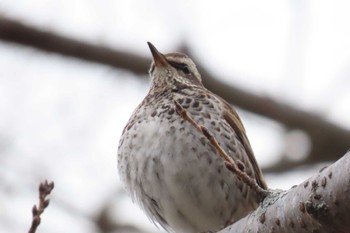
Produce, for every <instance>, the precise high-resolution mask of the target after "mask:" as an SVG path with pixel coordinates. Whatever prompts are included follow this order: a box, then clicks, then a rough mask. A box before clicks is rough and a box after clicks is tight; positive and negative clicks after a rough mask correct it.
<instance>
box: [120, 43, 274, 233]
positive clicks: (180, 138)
mask: <svg viewBox="0 0 350 233" xmlns="http://www.w3.org/2000/svg"><path fill="white" fill-rule="evenodd" d="M148 45H149V48H150V50H151V53H152V56H153V62H152V64H151V68H150V70H149V74H150V77H151V88H150V90H149V92H148V94H147V96H146V97H145V98H144V99H143V101H142V102H141V104H140V105H139V106H138V107H137V108H136V110H135V111H134V112H133V114H132V115H131V117H130V119H129V121H128V123H127V124H126V126H125V128H124V130H123V133H122V136H121V139H120V142H119V147H118V169H119V175H120V177H121V179H122V181H123V183H124V185H125V187H126V190H127V191H128V193H129V194H130V195H131V197H132V199H133V201H135V202H137V203H138V204H139V205H140V206H141V207H142V209H143V210H144V211H145V212H146V214H147V215H148V217H149V218H150V219H151V220H152V221H153V222H154V223H156V224H159V225H161V226H162V227H163V228H164V229H165V230H166V231H168V232H179V233H191V232H208V231H217V230H219V229H220V228H222V227H224V226H225V225H227V224H228V223H233V222H235V221H237V220H239V219H240V218H242V217H244V216H246V215H247V214H248V213H249V212H251V211H252V210H254V209H255V208H256V207H257V206H258V203H259V199H258V196H257V194H256V193H255V192H254V190H252V189H251V188H250V187H249V186H248V185H247V184H245V183H244V182H243V181H242V180H240V178H238V177H237V176H236V175H234V174H233V173H231V172H230V171H229V170H228V169H226V167H225V163H224V161H223V159H222V158H221V157H220V156H219V154H218V152H217V150H216V149H215V148H214V147H213V146H212V145H211V144H210V143H209V140H208V139H207V138H206V137H205V136H204V135H203V134H202V133H201V132H199V131H198V130H197V129H196V128H195V127H193V125H191V124H190V123H189V122H187V121H186V120H184V119H183V118H182V117H181V116H180V115H179V114H178V113H177V111H176V106H175V104H174V101H176V102H177V103H179V104H180V105H181V106H182V108H183V109H184V110H185V111H186V112H187V113H188V115H189V116H190V117H191V118H192V119H193V120H194V121H195V122H196V124H198V125H201V126H204V127H206V128H207V129H208V131H209V132H210V133H211V134H212V135H213V137H215V138H216V140H217V141H218V144H219V145H220V146H221V147H222V148H223V149H224V150H225V151H226V153H227V154H228V155H229V156H231V157H232V158H233V159H234V160H235V161H239V163H240V164H241V169H244V171H245V172H246V173H247V174H248V175H249V176H250V177H251V178H253V179H255V180H256V182H257V184H258V185H259V186H260V187H262V188H263V189H267V185H266V183H265V181H264V179H263V176H262V173H261V171H260V169H259V167H258V164H257V162H256V159H255V157H254V154H253V151H252V148H251V146H250V143H249V141H248V138H247V135H246V133H245V129H244V127H243V124H242V122H241V120H240V118H239V116H238V115H237V112H236V111H235V110H234V109H233V108H232V107H231V105H230V104H228V103H227V102H226V101H225V100H224V99H222V98H221V97H219V96H218V95H216V94H214V93H212V92H211V91H209V90H207V89H206V88H205V87H204V86H203V84H202V80H201V76H200V74H199V72H198V70H197V68H196V66H195V64H194V63H193V61H192V60H191V59H190V58H189V57H188V56H187V55H185V54H182V53H168V54H162V53H160V52H159V51H158V50H157V49H156V48H155V47H154V46H153V45H152V44H151V43H149V42H148Z"/></svg>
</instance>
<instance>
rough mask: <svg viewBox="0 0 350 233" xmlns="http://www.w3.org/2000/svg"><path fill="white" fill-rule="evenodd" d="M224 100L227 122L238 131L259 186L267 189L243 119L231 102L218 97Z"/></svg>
mask: <svg viewBox="0 0 350 233" xmlns="http://www.w3.org/2000/svg"><path fill="white" fill-rule="evenodd" d="M218 98H220V99H221V100H222V102H223V103H224V113H223V114H224V119H225V120H226V121H227V123H228V124H229V125H230V126H231V128H232V129H233V130H234V131H235V132H236V134H237V136H238V138H239V140H240V141H241V143H242V145H243V146H244V148H245V151H246V152H247V155H248V157H249V161H250V163H251V164H252V166H253V169H254V174H255V178H256V181H257V183H258V184H259V186H260V187H261V188H263V189H267V184H266V182H265V180H264V178H263V175H262V173H261V170H260V168H259V166H258V163H257V162H256V159H255V156H254V153H253V150H252V147H251V146H250V143H249V140H248V138H247V135H246V133H245V129H244V126H243V124H242V121H241V119H240V118H239V116H238V114H237V112H236V111H235V110H234V109H233V108H232V107H231V105H230V104H229V103H227V102H226V101H225V100H224V99H222V98H221V97H218Z"/></svg>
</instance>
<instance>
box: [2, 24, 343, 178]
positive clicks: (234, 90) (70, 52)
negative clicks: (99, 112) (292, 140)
mask: <svg viewBox="0 0 350 233" xmlns="http://www.w3.org/2000/svg"><path fill="white" fill-rule="evenodd" d="M0 39H2V40H6V41H10V42H16V43H19V44H24V45H28V46H33V47H35V48H38V49H42V50H45V51H47V52H54V53H60V54H63V55H67V56H72V57H75V58H80V59H83V60H87V61H92V62H98V63H102V64H106V65H110V66H113V67H116V68H120V69H126V70H128V71H131V72H134V73H136V74H146V72H147V70H148V65H149V63H150V59H146V58H145V57H142V56H137V55H135V54H132V53H126V52H123V51H118V50H113V49H110V48H107V47H103V46H97V45H92V44H88V43H85V42H82V41H78V40H74V39H71V38H67V37H63V36H60V35H56V34H54V33H51V32H48V31H44V30H39V29H36V28H33V27H30V26H26V25H24V24H22V23H19V22H17V21H14V20H10V19H5V18H2V17H0ZM198 67H199V70H200V72H201V74H202V77H203V82H204V83H205V85H206V86H207V87H208V89H210V90H212V91H213V92H215V93H219V94H220V96H222V97H223V98H225V99H226V100H228V101H230V102H231V103H233V104H235V105H237V106H238V107H240V108H243V109H246V110H248V111H251V112H254V113H256V114H259V115H262V116H265V117H267V118H270V119H273V120H276V121H278V122H280V123H281V124H284V125H285V126H286V127H287V128H296V129H301V130H303V131H305V132H306V133H307V134H308V135H309V136H310V139H311V141H312V144H313V145H312V150H311V153H310V155H309V156H308V157H307V158H306V160H304V161H302V163H303V164H313V163H315V162H319V161H331V160H336V159H338V158H339V156H341V155H342V154H344V152H345V151H347V150H348V149H349V145H350V143H349V141H350V131H349V130H346V129H343V128H341V127H339V126H337V125H335V124H333V123H331V122H329V121H327V120H325V119H323V118H322V117H320V116H318V115H316V114H313V113H310V112H306V111H303V110H300V109H297V108H295V107H292V106H290V105H287V104H285V103H282V102H277V101H274V100H272V99H270V98H267V97H262V96H259V95H254V94H252V93H249V92H247V91H244V90H242V89H240V88H238V87H235V86H233V85H228V84H227V83H224V82H222V81H220V80H219V79H217V78H215V77H214V76H213V75H212V74H210V73H209V72H208V70H206V69H204V67H202V66H200V65H199V66H198ZM284 164H286V163H284ZM293 165H295V166H297V165H299V163H289V165H288V163H287V166H289V167H290V166H293ZM280 167H281V166H278V167H275V168H273V169H270V170H269V171H272V172H273V171H279V168H280ZM283 169H285V167H284V166H283Z"/></svg>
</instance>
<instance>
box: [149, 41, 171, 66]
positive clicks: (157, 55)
mask: <svg viewBox="0 0 350 233" xmlns="http://www.w3.org/2000/svg"><path fill="white" fill-rule="evenodd" d="M147 44H148V47H149V49H150V50H151V53H152V56H153V60H154V63H155V66H158V67H159V66H168V65H169V63H168V61H167V60H166V58H165V56H164V55H163V54H162V53H161V52H159V51H158V50H157V49H156V47H154V45H153V44H152V43H151V42H147Z"/></svg>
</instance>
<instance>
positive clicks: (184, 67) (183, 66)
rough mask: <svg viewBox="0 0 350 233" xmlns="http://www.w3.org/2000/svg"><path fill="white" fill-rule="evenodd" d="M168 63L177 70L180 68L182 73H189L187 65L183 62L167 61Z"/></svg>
mask: <svg viewBox="0 0 350 233" xmlns="http://www.w3.org/2000/svg"><path fill="white" fill-rule="evenodd" d="M169 64H170V65H171V66H172V67H174V68H175V69H177V70H181V71H182V72H183V73H184V74H186V75H189V74H191V71H190V68H189V67H188V65H186V64H184V63H177V62H172V61H169Z"/></svg>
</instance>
